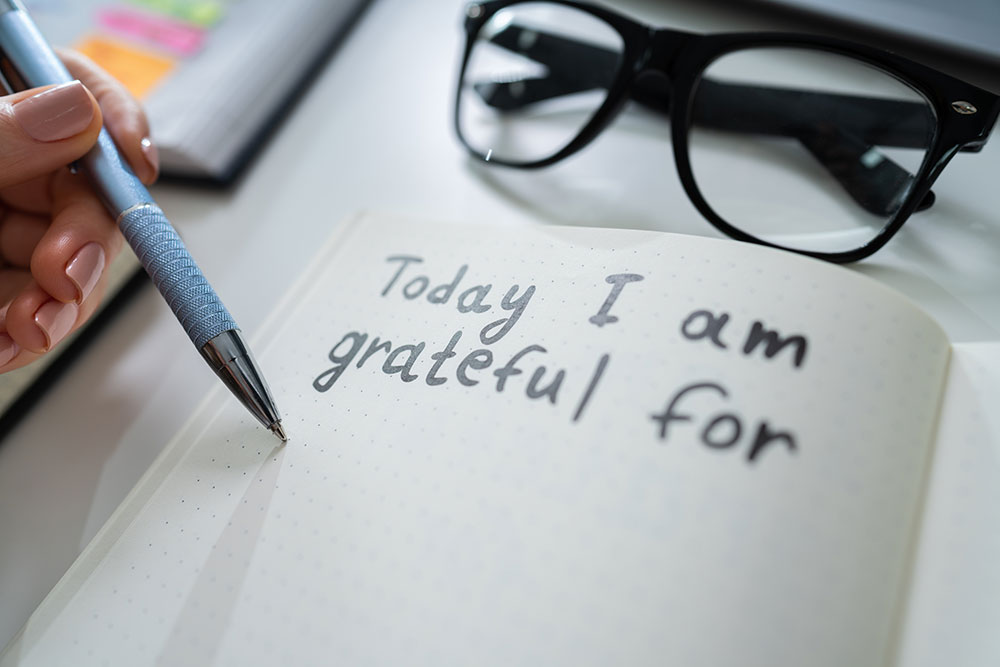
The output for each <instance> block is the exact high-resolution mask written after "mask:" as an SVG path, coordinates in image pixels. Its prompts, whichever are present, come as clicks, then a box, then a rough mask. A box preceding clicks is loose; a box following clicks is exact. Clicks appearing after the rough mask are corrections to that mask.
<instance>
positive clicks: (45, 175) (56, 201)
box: [0, 51, 158, 373]
mask: <svg viewBox="0 0 1000 667" xmlns="http://www.w3.org/2000/svg"><path fill="white" fill-rule="evenodd" d="M59 55H60V57H61V58H62V60H63V62H65V63H66V66H67V68H68V69H69V71H70V73H71V74H72V75H73V76H74V77H76V78H77V79H78V81H76V82H74V83H69V84H64V85H60V86H48V87H43V88H35V89H31V90H25V91H22V92H19V93H16V94H13V95H8V96H6V97H0V373H3V372H6V371H9V370H13V369H15V368H19V367H21V366H24V365H25V364H28V363H31V362H32V361H34V360H35V359H38V358H39V357H40V356H42V355H43V354H45V353H46V352H48V351H49V350H51V349H52V348H53V347H55V346H56V345H57V344H58V343H59V341H61V340H63V339H64V338H65V337H66V336H67V335H69V334H70V333H72V332H73V331H74V330H75V329H77V328H78V327H79V326H80V325H82V324H83V323H84V322H86V321H87V319H88V318H89V317H90V316H91V315H92V314H93V313H94V311H95V310H96V309H97V306H98V305H99V304H100V302H101V298H102V297H103V295H104V291H105V287H106V282H107V280H106V269H107V267H108V265H110V263H111V260H112V259H114V258H115V257H116V256H117V255H118V252H119V250H121V246H122V240H123V239H122V237H121V233H120V232H119V231H118V228H117V226H116V225H115V221H114V220H112V219H111V217H110V215H109V214H108V213H107V211H106V210H105V209H104V206H103V205H102V204H101V202H100V200H99V199H98V198H97V195H96V194H95V192H94V190H93V189H92V187H91V185H90V183H89V180H88V177H87V176H86V175H85V174H83V173H78V174H73V173H71V171H70V169H69V168H68V166H67V165H69V164H70V163H72V162H73V161H74V160H76V159H78V158H80V157H82V156H83V155H84V154H85V153H86V152H87V151H88V150H89V149H90V147H91V146H93V144H94V142H95V141H96V140H97V135H98V132H99V131H100V129H101V124H102V122H103V123H104V124H105V126H106V127H107V129H108V131H109V132H110V133H111V136H112V138H114V140H115V143H116V144H117V145H118V148H119V150H121V152H122V154H123V155H124V156H125V159H126V160H128V162H129V164H130V165H131V167H132V169H133V171H135V173H136V175H137V176H138V177H139V178H140V179H141V180H142V181H143V183H146V184H149V183H152V182H153V181H154V180H156V176H157V172H158V160H157V155H156V149H155V147H154V146H153V144H152V143H151V142H150V140H149V138H148V137H149V124H148V122H147V120H146V116H145V114H144V113H143V111H142V109H141V108H140V106H139V104H138V103H137V102H136V101H135V100H134V99H133V98H132V96H131V95H129V93H128V92H127V91H126V90H125V88H124V87H122V86H121V84H119V83H118V82H117V81H115V80H114V79H112V78H111V77H110V76H109V75H108V74H107V73H106V72H104V71H103V70H101V69H100V68H98V67H97V66H96V65H95V64H94V63H93V62H91V61H90V60H88V59H87V58H85V57H83V56H82V55H80V54H77V53H73V52H70V51H63V52H60V54H59ZM81 82H82V83H81Z"/></svg>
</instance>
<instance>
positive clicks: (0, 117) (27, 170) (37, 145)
mask: <svg viewBox="0 0 1000 667" xmlns="http://www.w3.org/2000/svg"><path fill="white" fill-rule="evenodd" d="M100 129H101V110H100V108H99V107H98V106H97V100H95V99H94V96H93V95H91V94H90V91H88V90H87V89H86V88H85V87H84V86H83V84H81V83H80V82H79V81H73V82H70V83H64V84H61V85H58V86H47V87H45V88H32V89H31V90H25V91H21V92H19V93H14V94H13V95H7V96H6V97H2V98H0V188H6V187H8V186H10V185H14V184H17V183H23V182H25V181H28V180H31V179H33V178H36V177H38V176H41V175H42V174H45V173H48V172H51V171H54V170H56V169H58V168H60V167H63V166H65V165H67V164H69V163H70V162H73V161H74V160H76V159H78V158H80V157H81V156H83V154H84V153H86V152H87V151H88V150H89V149H90V147H91V146H92V145H93V144H94V142H95V141H96V140H97V135H98V133H99V132H100Z"/></svg>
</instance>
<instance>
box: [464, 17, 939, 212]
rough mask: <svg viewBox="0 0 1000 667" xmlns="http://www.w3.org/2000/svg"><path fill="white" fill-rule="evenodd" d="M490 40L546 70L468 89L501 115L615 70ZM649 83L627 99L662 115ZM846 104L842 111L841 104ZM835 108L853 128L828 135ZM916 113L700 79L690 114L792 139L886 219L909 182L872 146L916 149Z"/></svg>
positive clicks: (880, 103)
mask: <svg viewBox="0 0 1000 667" xmlns="http://www.w3.org/2000/svg"><path fill="white" fill-rule="evenodd" d="M490 41H492V42H493V43H495V44H496V45H498V46H500V47H502V48H506V49H508V50H510V51H513V52H516V53H520V54H522V55H524V56H526V57H528V58H531V59H532V60H535V61H536V62H539V63H541V64H543V65H545V66H547V67H548V68H549V76H547V77H533V78H525V79H521V80H517V81H503V82H477V83H474V84H473V87H474V88H475V90H476V91H477V92H478V93H479V95H480V96H481V97H482V98H483V100H484V101H485V102H486V103H487V104H489V105H490V106H493V107H494V108H497V109H500V110H502V111H514V110H517V109H520V108H523V107H525V106H528V105H530V104H532V103H535V102H539V101H542V100H546V99H551V98H553V97H559V96H561V95H569V94H572V93H577V92H582V91H586V90H592V89H596V88H605V87H606V86H607V84H606V82H608V81H611V80H612V79H613V78H614V76H615V73H616V70H617V67H618V56H617V54H615V53H614V52H613V51H609V50H607V49H603V48H601V47H599V46H595V45H593V44H587V43H584V42H580V41H578V40H574V39H570V38H566V37H562V36H557V35H553V34H551V33H545V32H540V31H537V30H534V29H525V28H521V27H520V26H507V27H505V28H504V29H503V30H500V31H498V32H497V33H495V34H494V35H492V37H491V38H490ZM649 81H650V80H649V79H646V80H642V79H640V80H639V81H637V82H636V84H635V85H634V86H633V89H632V91H631V95H632V98H633V99H634V100H635V101H636V102H638V103H640V104H642V105H643V106H646V107H649V108H652V109H655V110H658V111H662V112H664V113H666V112H668V111H669V104H670V103H669V99H668V98H667V97H666V95H664V93H663V91H662V89H661V88H659V87H656V86H654V85H651V84H650V83H648V82H649ZM803 96H806V97H803ZM793 98H794V100H793ZM733 100H739V105H738V107H735V108H734V105H733V104H732V102H733ZM793 101H794V104H795V107H794V108H795V118H794V119H791V118H789V113H788V112H787V111H786V109H788V108H791V104H792V102H793ZM847 101H850V104H849V105H848V104H845V102H847ZM838 107H839V110H840V111H841V112H842V113H843V112H845V111H846V112H849V113H850V114H851V116H852V117H848V118H840V119H838V124H839V125H843V126H846V127H848V128H852V126H853V127H854V128H857V129H856V130H854V131H852V130H851V129H846V130H839V131H835V130H834V129H833V128H832V126H831V124H830V123H829V122H828V120H827V119H828V118H829V117H830V114H831V112H835V111H837V110H838ZM734 110H735V111H736V113H734ZM921 110H922V107H921V105H919V104H915V103H909V102H902V101H894V100H879V99H872V98H864V97H856V96H843V95H834V94H830V93H810V92H802V91H792V90H785V89H776V88H764V87H759V86H746V85H739V84H724V83H719V82H714V81H710V80H707V79H703V80H702V82H701V84H700V86H699V96H698V105H697V106H696V108H695V109H693V110H692V114H693V117H694V119H695V120H696V121H697V122H698V123H700V124H702V125H705V126H709V127H714V128H716V129H721V130H730V131H740V132H747V133H755V134H770V135H778V136H790V137H794V138H796V139H798V140H799V141H801V142H802V143H803V144H804V145H805V147H806V148H807V149H808V150H809V151H810V152H811V153H812V154H813V155H814V157H816V159H817V160H819V161H820V163H822V164H823V166H824V167H825V168H826V169H827V170H828V171H830V173H831V174H832V175H833V176H834V178H836V179H837V181H838V182H839V183H840V184H841V186H842V187H844V189H845V190H846V191H847V193H848V194H849V195H850V196H851V197H852V198H853V199H854V200H855V201H856V202H857V203H858V204H859V205H860V206H862V207H863V208H864V209H866V210H868V211H870V212H871V213H874V214H877V215H887V214H889V213H891V212H892V211H893V210H895V208H896V206H897V205H898V203H899V197H900V193H901V192H902V191H901V190H900V189H899V188H900V187H903V188H905V187H906V184H907V183H908V182H910V181H912V180H913V176H912V175H911V174H909V173H908V172H907V171H906V170H905V169H903V168H902V167H900V166H899V165H897V164H896V163H894V162H892V161H891V160H890V159H888V158H887V157H885V156H884V155H882V154H881V152H880V151H878V149H877V148H875V146H874V145H871V144H874V143H879V144H882V145H891V146H900V147H923V146H924V145H925V142H926V136H925V135H924V133H923V131H922V129H921V128H920V126H919V124H918V118H917V117H916V116H915V114H916V113H919V112H920V111H921ZM810 116H812V119H811V120H812V122H810V118H809V117H810ZM907 118H909V120H910V122H909V124H907V122H906V120H907ZM852 121H853V122H852ZM819 126H825V127H826V128H827V129H826V130H824V131H821V134H822V136H818V130H817V127H819ZM838 139H839V140H840V143H838V142H837V140H838ZM865 142H869V143H865ZM904 191H905V190H904ZM933 201H934V195H933V193H930V192H929V193H928V194H927V196H926V197H925V198H924V199H923V200H922V201H921V202H920V205H919V206H918V210H924V209H926V208H928V207H929V206H930V205H931V204H932V203H933Z"/></svg>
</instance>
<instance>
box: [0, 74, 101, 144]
mask: <svg viewBox="0 0 1000 667" xmlns="http://www.w3.org/2000/svg"><path fill="white" fill-rule="evenodd" d="M13 109H14V118H15V119H16V120H17V122H18V123H20V125H21V127H22V128H24V131H25V132H27V133H28V134H29V135H30V136H31V137H32V138H34V139H36V140H38V141H59V140H60V139H68V138H69V137H72V136H73V135H76V134H80V133H81V132H83V131H84V130H86V129H87V127H88V126H89V125H90V123H91V121H93V120H94V105H93V104H92V103H91V101H90V95H88V94H87V89H86V88H84V87H83V84H82V83H80V82H79V81H71V82H70V83H64V84H62V85H60V86H56V87H55V88H49V89H48V90H46V91H44V92H41V93H38V94H37V95H33V96H31V97H29V98H27V99H24V100H21V101H20V102H18V103H17V104H15V105H14V107H13Z"/></svg>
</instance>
